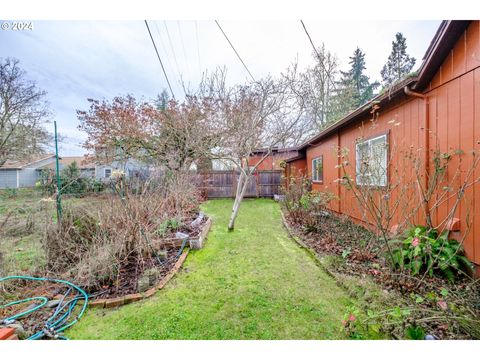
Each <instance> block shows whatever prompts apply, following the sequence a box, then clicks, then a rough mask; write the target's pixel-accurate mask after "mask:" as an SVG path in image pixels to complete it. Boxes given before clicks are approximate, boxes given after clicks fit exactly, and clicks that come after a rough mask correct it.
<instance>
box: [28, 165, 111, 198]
mask: <svg viewBox="0 0 480 360" xmlns="http://www.w3.org/2000/svg"><path fill="white" fill-rule="evenodd" d="M60 183H61V189H62V191H61V193H62V194H64V195H75V196H81V195H83V194H86V193H91V192H101V191H104V190H105V184H104V183H103V182H101V181H100V180H97V179H95V178H91V177H86V176H82V173H81V170H80V168H79V167H78V165H77V163H76V162H75V161H74V162H73V163H71V164H70V165H68V166H67V167H66V168H65V169H63V170H62V171H61V172H60ZM35 186H36V187H37V188H39V189H41V190H42V192H43V193H44V194H46V195H49V196H52V195H54V194H55V192H56V191H57V180H56V175H55V171H54V170H52V169H43V170H42V171H41V172H40V180H39V181H38V182H37V183H36V184H35Z"/></svg>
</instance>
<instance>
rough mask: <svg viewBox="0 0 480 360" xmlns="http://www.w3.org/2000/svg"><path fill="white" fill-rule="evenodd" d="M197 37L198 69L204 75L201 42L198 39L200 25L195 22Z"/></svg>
mask: <svg viewBox="0 0 480 360" xmlns="http://www.w3.org/2000/svg"><path fill="white" fill-rule="evenodd" d="M195 37H196V38H197V56H198V69H199V70H200V75H201V74H202V62H201V60H200V40H199V39H198V23H197V20H195Z"/></svg>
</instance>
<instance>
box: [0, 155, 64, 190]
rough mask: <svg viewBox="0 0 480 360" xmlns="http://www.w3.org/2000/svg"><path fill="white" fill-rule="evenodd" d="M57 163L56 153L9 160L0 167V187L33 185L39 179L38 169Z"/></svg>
mask: <svg viewBox="0 0 480 360" xmlns="http://www.w3.org/2000/svg"><path fill="white" fill-rule="evenodd" d="M49 164H55V155H54V154H49V155H41V156H36V157H32V158H30V159H29V160H25V161H9V160H7V161H6V162H5V164H3V165H2V166H1V167H0V189H18V188H24V187H33V186H35V183H36V182H37V181H38V179H39V175H40V172H39V171H38V169H40V168H42V167H44V166H46V165H49Z"/></svg>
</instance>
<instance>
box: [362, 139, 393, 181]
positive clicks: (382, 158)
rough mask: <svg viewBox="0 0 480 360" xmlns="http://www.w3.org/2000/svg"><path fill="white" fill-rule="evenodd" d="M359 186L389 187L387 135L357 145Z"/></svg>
mask: <svg viewBox="0 0 480 360" xmlns="http://www.w3.org/2000/svg"><path fill="white" fill-rule="evenodd" d="M355 152H356V159H357V161H356V180H357V185H368V186H385V185H387V156H388V142H387V135H381V136H378V137H375V138H372V139H368V140H365V141H362V142H359V143H357V145H356V151H355Z"/></svg>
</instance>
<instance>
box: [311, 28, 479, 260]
mask: <svg viewBox="0 0 480 360" xmlns="http://www.w3.org/2000/svg"><path fill="white" fill-rule="evenodd" d="M425 95H426V96H427V98H428V103H427V108H426V107H425V106H426V105H425V104H426V103H425V102H424V100H423V99H420V98H414V97H410V98H404V99H403V100H400V102H398V103H397V102H396V101H395V100H393V101H392V102H391V103H390V104H389V106H387V107H386V108H382V109H380V110H379V117H378V120H377V121H376V122H375V123H374V124H372V122H371V121H370V119H369V118H363V119H359V120H358V121H356V122H355V123H353V124H351V125H349V126H347V127H344V128H342V129H339V130H338V132H337V133H335V134H332V135H330V136H329V137H327V138H324V139H321V140H320V141H321V142H320V143H319V144H316V145H314V146H310V147H308V148H307V150H306V159H305V164H304V166H305V170H306V173H307V175H308V176H309V177H311V160H312V159H313V158H315V157H317V156H320V155H323V159H324V174H323V176H324V181H323V183H321V184H320V183H316V184H314V185H313V188H314V189H316V190H318V191H332V192H333V193H336V194H338V195H339V198H340V199H339V201H337V202H332V204H331V208H332V210H335V211H338V212H341V213H343V214H346V215H349V216H351V217H352V218H353V219H356V220H358V221H360V222H364V221H365V220H367V222H368V221H369V222H370V223H371V219H368V218H365V216H364V214H362V211H361V209H360V208H359V204H358V203H357V201H356V199H355V198H354V196H353V195H352V192H351V191H349V190H347V189H346V188H345V187H344V186H341V185H340V184H339V183H338V182H334V181H333V180H334V179H337V178H338V177H339V175H340V173H339V170H338V166H337V167H336V165H339V164H340V163H339V158H337V157H336V156H334V155H332V154H331V148H332V147H333V145H334V144H336V145H337V146H338V147H340V148H346V149H347V150H348V152H349V156H348V157H349V165H348V166H347V168H348V172H347V173H348V175H350V176H351V177H352V179H355V163H356V159H355V143H356V141H357V139H359V138H362V137H363V138H367V137H371V136H374V135H375V134H379V133H381V132H388V134H389V143H390V151H391V153H392V156H391V158H390V163H389V169H388V171H389V180H390V181H392V180H395V177H396V176H401V177H402V178H401V179H402V181H403V182H404V183H407V184H408V183H411V184H413V185H412V186H411V187H407V191H408V193H407V194H400V193H398V192H396V193H393V194H392V196H391V198H392V202H394V201H395V200H396V199H397V198H398V196H405V197H407V196H408V195H411V197H412V199H415V198H416V197H415V194H414V193H413V191H416V190H415V171H414V169H413V168H412V166H411V163H409V162H408V161H407V160H405V156H404V154H406V153H407V152H408V151H413V152H416V153H423V158H425V155H426V154H425V151H427V150H428V153H429V156H428V159H429V168H430V171H429V175H432V173H433V169H434V168H433V161H432V154H433V151H434V150H435V149H436V148H437V147H438V148H439V149H440V151H441V152H449V153H452V152H455V151H457V150H460V151H461V152H463V155H462V156H461V161H460V162H459V160H458V157H455V156H454V157H453V158H452V160H451V161H450V162H449V165H448V171H447V174H446V180H445V182H444V184H442V185H447V184H449V183H451V182H452V181H453V183H454V184H453V185H454V186H457V187H458V186H459V185H460V184H462V183H463V182H464V181H465V179H466V176H467V172H468V170H469V169H470V168H471V167H472V164H473V162H474V155H473V152H472V150H475V151H477V152H480V22H479V21H473V22H472V23H471V24H470V26H469V27H468V28H467V29H466V31H465V32H464V34H463V35H462V36H461V37H460V38H459V40H458V41H457V43H456V45H455V46H454V47H453V49H452V50H451V51H450V53H449V54H448V56H447V57H446V58H445V60H444V62H443V64H442V65H441V66H440V68H439V69H438V71H437V73H436V74H435V76H434V77H433V79H432V80H431V82H430V84H429V85H428V87H427V90H426V92H425ZM426 111H428V114H429V116H428V121H429V125H430V126H429V129H426V128H425V125H426ZM427 131H428V133H426V132H427ZM427 138H428V141H429V148H428V149H426V147H425V145H426V143H425V141H426V139H427ZM393 149H394V150H393ZM424 163H425V159H424V160H423V165H424ZM457 168H459V169H460V172H459V173H457ZM392 177H393V178H392ZM422 177H423V180H422V181H426V177H425V174H422ZM479 177H480V168H479V167H478V166H477V168H476V169H475V171H474V174H473V176H472V177H471V181H470V183H472V182H473V184H472V185H471V186H470V187H468V188H467V190H466V192H465V196H464V199H463V201H462V202H461V204H460V206H458V208H457V209H455V217H457V218H459V219H460V221H461V223H460V234H455V235H460V236H457V238H458V240H460V241H463V245H464V247H465V250H466V253H467V256H468V257H469V258H470V259H471V260H473V261H474V262H475V263H477V264H479V265H480V183H478V182H476V181H477V179H478V178H479ZM442 185H441V186H440V189H442ZM445 198H446V199H447V200H446V201H444V202H443V203H442V205H441V206H439V208H438V210H437V211H435V212H433V213H432V214H431V215H432V220H433V222H434V225H435V226H439V228H440V229H443V228H444V227H445V225H446V224H442V221H443V220H444V219H445V218H446V217H447V216H448V213H449V211H451V210H452V208H453V207H454V205H455V203H456V201H455V199H454V198H453V197H451V196H450V197H449V196H445V192H444V191H443V194H442V190H440V191H439V192H437V194H435V198H434V199H433V201H435V200H440V199H445ZM412 206H413V205H412ZM413 209H415V207H413ZM399 216H400V214H398V215H397V217H399ZM395 220H396V221H399V220H400V219H398V218H397V219H395ZM412 222H413V223H417V224H418V223H420V224H422V223H424V222H425V217H424V215H423V213H422V211H419V212H418V213H417V214H415V215H414V216H413V218H412Z"/></svg>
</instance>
